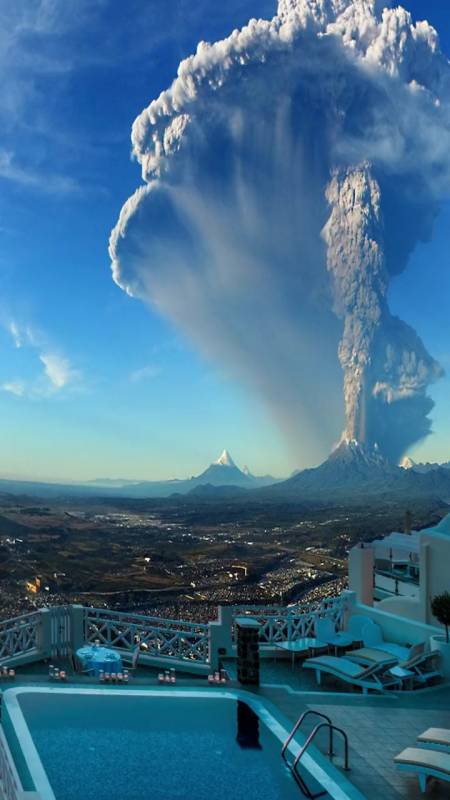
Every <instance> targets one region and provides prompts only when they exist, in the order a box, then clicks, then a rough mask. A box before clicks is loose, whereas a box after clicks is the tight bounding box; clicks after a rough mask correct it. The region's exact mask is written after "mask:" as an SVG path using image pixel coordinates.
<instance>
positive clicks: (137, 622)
mask: <svg viewBox="0 0 450 800" xmlns="http://www.w3.org/2000/svg"><path fill="white" fill-rule="evenodd" d="M84 619H85V636H84V638H85V641H86V642H95V640H96V639H97V640H99V641H100V643H101V644H103V645H107V646H108V647H115V648H117V649H118V650H122V651H131V652H132V651H134V650H135V649H136V647H137V646H139V647H140V650H141V651H142V652H143V653H145V654H147V655H150V656H157V657H167V658H176V659H178V660H180V661H190V662H193V661H194V662H196V663H204V664H206V663H207V662H208V657H209V652H208V651H209V630H208V625H204V624H201V623H196V622H184V621H183V620H172V619H161V618H160V617H146V616H144V615H142V614H127V613H122V612H115V611H108V610H105V609H98V608H85V609H84Z"/></svg>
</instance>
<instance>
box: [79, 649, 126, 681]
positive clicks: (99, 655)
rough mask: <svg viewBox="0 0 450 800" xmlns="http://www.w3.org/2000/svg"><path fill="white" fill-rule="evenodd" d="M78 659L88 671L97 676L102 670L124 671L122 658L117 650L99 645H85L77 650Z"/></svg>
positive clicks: (110, 671) (111, 671)
mask: <svg viewBox="0 0 450 800" xmlns="http://www.w3.org/2000/svg"><path fill="white" fill-rule="evenodd" d="M77 659H78V661H79V662H80V664H81V665H82V667H83V669H84V670H85V671H86V672H92V673H93V674H94V675H96V676H97V677H98V676H99V675H100V672H109V673H110V674H111V673H115V674H116V673H118V672H122V659H121V657H120V655H119V653H117V652H116V651H115V650H112V649H111V648H109V647H101V646H98V645H85V646H84V647H79V648H78V650H77Z"/></svg>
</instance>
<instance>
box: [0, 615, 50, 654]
mask: <svg viewBox="0 0 450 800" xmlns="http://www.w3.org/2000/svg"><path fill="white" fill-rule="evenodd" d="M40 625H41V615H40V612H39V611H37V612H34V613H32V614H25V615H24V616H22V617H14V618H13V619H7V620H4V621H3V622H0V662H2V661H4V660H6V659H11V658H14V657H15V656H19V655H24V654H27V653H33V651H37V650H38V648H39V630H40Z"/></svg>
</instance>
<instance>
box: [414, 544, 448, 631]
mask: <svg viewBox="0 0 450 800" xmlns="http://www.w3.org/2000/svg"><path fill="white" fill-rule="evenodd" d="M446 591H447V592H449V591H450V536H445V535H443V534H439V533H425V532H424V533H422V536H421V544H420V603H421V617H422V619H423V621H424V622H427V623H428V624H431V625H437V624H438V623H437V621H436V620H435V619H434V617H433V615H432V613H431V600H432V598H433V597H436V595H437V594H442V592H446Z"/></svg>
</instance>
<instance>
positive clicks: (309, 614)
mask: <svg viewBox="0 0 450 800" xmlns="http://www.w3.org/2000/svg"><path fill="white" fill-rule="evenodd" d="M346 610H347V600H346V598H345V597H342V596H340V597H330V598H325V599H323V600H321V601H318V602H316V603H302V604H298V605H295V606H289V607H286V606H285V607H283V606H278V607H276V606H270V607H268V608H261V606H240V607H236V608H235V609H234V617H239V616H246V615H248V616H251V617H253V618H254V619H257V620H258V622H259V624H260V625H261V628H260V634H259V639H260V642H261V643H262V644H272V643H273V642H283V641H286V640H294V639H302V638H304V637H314V636H315V625H316V621H317V619H318V618H321V617H328V618H329V619H331V620H332V621H333V623H334V624H335V626H336V630H340V629H342V627H343V625H344V619H345V613H346Z"/></svg>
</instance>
